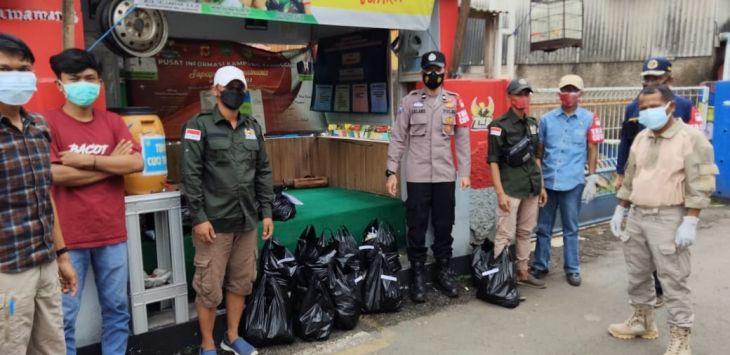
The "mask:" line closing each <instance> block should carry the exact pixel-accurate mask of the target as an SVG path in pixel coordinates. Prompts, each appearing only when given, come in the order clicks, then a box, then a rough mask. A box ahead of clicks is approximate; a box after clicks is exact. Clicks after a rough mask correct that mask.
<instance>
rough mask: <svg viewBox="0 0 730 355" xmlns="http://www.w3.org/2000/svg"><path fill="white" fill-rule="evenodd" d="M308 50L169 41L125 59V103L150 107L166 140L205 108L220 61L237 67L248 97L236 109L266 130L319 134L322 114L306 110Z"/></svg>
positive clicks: (209, 104)
mask: <svg viewBox="0 0 730 355" xmlns="http://www.w3.org/2000/svg"><path fill="white" fill-rule="evenodd" d="M310 58H311V55H310V54H309V52H305V53H302V54H300V55H297V56H295V57H294V58H287V57H285V56H284V55H283V54H281V53H274V52H269V51H265V50H262V49H258V48H254V47H251V46H246V45H243V44H238V43H234V42H225V41H197V40H181V39H171V40H170V41H168V45H167V46H166V47H165V48H164V49H163V50H162V51H161V52H160V53H159V54H158V55H156V56H154V57H151V58H127V59H126V62H125V67H124V71H123V74H124V76H125V78H126V79H127V81H126V84H127V85H126V86H127V92H128V100H129V105H130V106H149V107H153V108H154V109H155V110H156V111H157V114H158V115H159V116H160V119H161V120H162V123H163V124H164V126H165V135H166V137H167V138H168V139H177V138H179V137H180V130H181V129H182V126H183V125H184V124H185V122H187V121H188V120H189V119H190V118H191V117H193V116H194V115H195V114H197V113H199V112H201V111H210V110H212V108H213V106H214V105H215V98H213V97H212V95H211V94H210V88H211V86H212V84H213V76H214V74H215V71H216V70H217V69H218V68H220V67H222V66H225V65H233V66H236V67H238V68H241V70H243V72H244V74H245V76H246V81H247V84H248V89H249V91H248V95H247V97H246V100H245V102H244V104H243V105H242V106H241V112H243V113H246V114H249V115H251V116H252V117H254V118H255V119H256V120H257V121H259V123H260V124H261V126H262V127H263V128H264V129H265V132H266V133H289V132H321V131H324V130H325V129H326V126H325V124H324V118H323V116H322V114H320V113H317V112H310V111H309V107H310V105H311V101H312V96H311V92H312V82H311V74H308V73H311V66H312V64H311V63H310V62H309V60H310Z"/></svg>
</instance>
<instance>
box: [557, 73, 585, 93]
mask: <svg viewBox="0 0 730 355" xmlns="http://www.w3.org/2000/svg"><path fill="white" fill-rule="evenodd" d="M568 85H573V86H575V87H576V88H578V90H583V79H582V78H581V77H579V76H577V75H575V74H570V75H566V76H564V77H562V78H561V79H560V84H558V89H562V88H564V87H566V86H568Z"/></svg>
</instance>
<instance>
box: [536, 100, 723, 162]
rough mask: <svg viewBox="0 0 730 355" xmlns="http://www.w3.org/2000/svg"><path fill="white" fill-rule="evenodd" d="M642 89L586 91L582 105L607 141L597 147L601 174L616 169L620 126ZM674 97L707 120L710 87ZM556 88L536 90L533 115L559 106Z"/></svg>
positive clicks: (539, 115) (540, 114)
mask: <svg viewBox="0 0 730 355" xmlns="http://www.w3.org/2000/svg"><path fill="white" fill-rule="evenodd" d="M639 91H641V88H640V87H606V88H588V89H585V90H584V91H583V96H582V98H581V102H580V105H581V106H582V107H584V108H586V109H588V110H590V111H592V112H595V113H596V114H597V115H598V117H599V118H600V119H601V125H602V126H603V132H604V134H605V141H604V142H603V143H602V144H600V145H599V147H598V152H599V156H598V172H599V173H612V172H614V171H615V170H616V159H617V157H618V146H619V142H620V134H621V125H622V123H623V120H624V113H625V111H626V106H627V105H628V104H629V103H631V101H633V100H634V99H635V98H636V95H637V94H638V93H639ZM672 91H673V92H674V94H675V95H680V96H684V97H686V98H688V99H690V100H691V101H692V103H693V104H694V105H695V107H697V108H698V109H699V110H700V112H701V114H702V117H703V118H706V117H707V107H708V105H707V102H708V99H709V88H707V87H705V86H692V87H674V88H672ZM559 106H560V99H559V98H558V90H557V89H536V90H535V93H534V94H533V96H532V105H531V106H530V107H531V108H530V109H531V111H530V114H532V115H534V117H538V118H539V117H541V116H542V115H543V114H545V113H546V112H548V111H550V110H552V109H554V108H556V107H559Z"/></svg>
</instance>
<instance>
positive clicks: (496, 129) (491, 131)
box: [489, 127, 502, 137]
mask: <svg viewBox="0 0 730 355" xmlns="http://www.w3.org/2000/svg"><path fill="white" fill-rule="evenodd" d="M489 134H491V135H493V136H497V137H499V136H501V135H502V129H501V128H499V127H492V128H490V129H489Z"/></svg>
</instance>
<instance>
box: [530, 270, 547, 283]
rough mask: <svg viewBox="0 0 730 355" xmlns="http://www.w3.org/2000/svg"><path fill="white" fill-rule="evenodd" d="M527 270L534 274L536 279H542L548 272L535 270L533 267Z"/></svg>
mask: <svg viewBox="0 0 730 355" xmlns="http://www.w3.org/2000/svg"><path fill="white" fill-rule="evenodd" d="M529 272H530V274H531V275H532V276H534V277H535V278H536V279H538V280H542V278H543V277H545V276H547V274H548V271H547V270H537V269H534V268H530V271H529Z"/></svg>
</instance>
